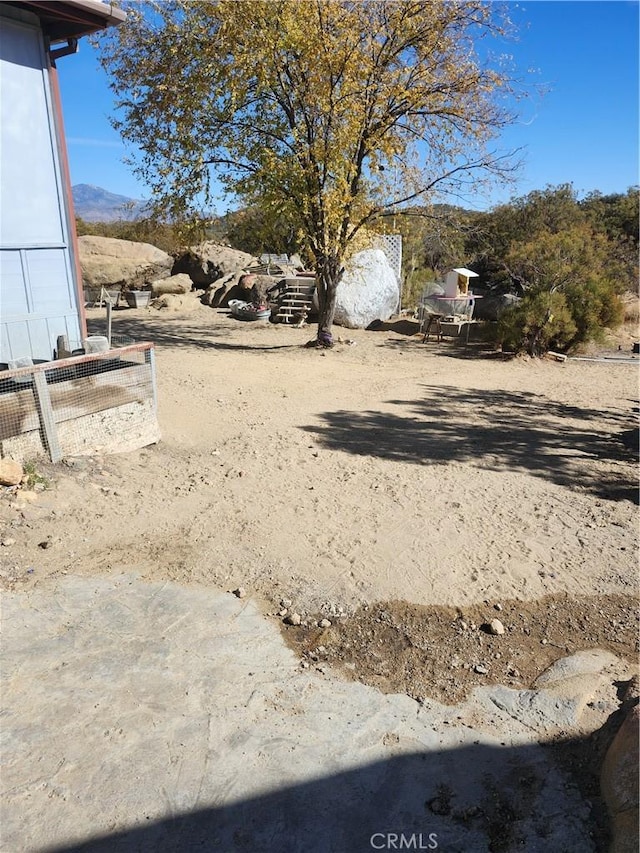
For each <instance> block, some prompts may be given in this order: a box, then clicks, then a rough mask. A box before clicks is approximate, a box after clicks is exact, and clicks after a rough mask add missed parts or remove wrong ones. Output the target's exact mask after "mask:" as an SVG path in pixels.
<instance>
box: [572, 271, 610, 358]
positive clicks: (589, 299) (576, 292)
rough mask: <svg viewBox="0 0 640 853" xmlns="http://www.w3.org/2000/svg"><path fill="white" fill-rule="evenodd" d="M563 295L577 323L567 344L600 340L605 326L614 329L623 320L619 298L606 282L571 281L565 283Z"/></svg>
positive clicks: (573, 344)
mask: <svg viewBox="0 0 640 853" xmlns="http://www.w3.org/2000/svg"><path fill="white" fill-rule="evenodd" d="M564 296H565V299H566V300H567V305H568V306H569V310H570V311H571V317H572V319H573V322H574V324H575V326H576V332H575V335H574V337H573V339H572V340H571V341H569V343H568V348H571V347H575V346H578V345H579V344H582V343H586V342H587V341H598V340H601V339H602V334H603V332H604V329H613V328H615V327H616V326H619V325H620V323H621V322H622V320H623V317H624V307H623V305H622V302H621V300H620V298H619V297H618V296H617V295H616V294H615V293H614V292H613V287H612V286H611V285H609V284H607V283H605V282H602V281H597V280H591V281H583V282H579V283H572V284H570V285H567V286H566V287H565V289H564Z"/></svg>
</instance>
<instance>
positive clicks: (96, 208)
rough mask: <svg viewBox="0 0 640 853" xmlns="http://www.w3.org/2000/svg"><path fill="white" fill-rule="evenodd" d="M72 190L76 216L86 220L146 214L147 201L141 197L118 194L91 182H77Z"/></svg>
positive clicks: (97, 220) (138, 216)
mask: <svg viewBox="0 0 640 853" xmlns="http://www.w3.org/2000/svg"><path fill="white" fill-rule="evenodd" d="M71 192H72V194H73V206H74V207H75V211H76V216H79V217H80V218H81V219H84V220H85V222H116V221H117V220H132V219H139V218H140V217H141V216H143V215H144V212H145V208H146V206H147V202H146V201H142V200H141V199H135V198H128V196H126V195H116V193H110V192H108V191H107V190H103V189H102V187H94V186H92V185H91V184H76V185H75V186H74V187H72V188H71Z"/></svg>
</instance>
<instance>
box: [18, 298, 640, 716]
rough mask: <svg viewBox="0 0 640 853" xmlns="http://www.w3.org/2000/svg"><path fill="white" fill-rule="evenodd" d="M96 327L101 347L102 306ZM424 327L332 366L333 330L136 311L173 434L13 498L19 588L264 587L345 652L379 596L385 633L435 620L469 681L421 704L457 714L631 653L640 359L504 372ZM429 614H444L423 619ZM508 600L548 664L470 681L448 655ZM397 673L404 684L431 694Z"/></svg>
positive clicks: (347, 354)
mask: <svg viewBox="0 0 640 853" xmlns="http://www.w3.org/2000/svg"><path fill="white" fill-rule="evenodd" d="M88 314H89V317H88V320H89V325H90V329H91V331H92V332H94V333H99V332H100V331H101V330H103V328H104V311H103V310H100V309H91V310H90V311H89V312H88ZM394 329H400V330H401V333H400V332H398V331H394ZM416 331H417V324H413V323H410V322H408V321H403V322H400V323H396V324H393V323H389V324H384V326H383V327H382V328H381V330H379V331H375V332H374V331H360V330H356V331H353V330H344V329H343V330H341V329H336V337H337V339H338V343H337V344H336V346H335V347H334V349H333V350H328V351H325V350H322V351H318V350H316V349H305V348H304V347H303V345H304V343H305V342H306V341H307V340H308V339H309V338H310V337H312V333H313V329H312V328H309V327H307V328H302V329H298V328H292V327H288V326H283V325H274V324H269V323H261V322H256V323H252V322H241V321H238V320H235V319H233V318H231V317H230V316H228V315H227V314H226V312H224V311H215V310H213V309H210V308H205V307H204V306H200V305H198V307H197V308H196V309H195V310H193V311H191V312H189V313H184V314H175V313H174V314H171V313H169V314H167V313H164V312H158V311H150V310H136V309H129V310H127V309H125V310H122V311H116V312H114V333H117V334H119V335H126V336H129V337H130V338H132V339H134V340H136V341H141V340H151V341H154V342H155V343H156V354H157V376H158V386H159V391H158V393H159V421H160V427H161V432H162V441H161V442H160V443H159V444H158V445H156V446H152V447H147V448H144V449H141V450H139V451H136V452H133V453H128V454H122V455H111V456H105V457H103V458H100V457H94V458H76V459H74V460H69V462H68V465H67V466H65V465H63V466H58V467H57V468H55V469H53V468H48V466H47V465H45V464H41V465H39V469H38V470H39V471H40V472H41V473H43V474H44V475H45V476H46V477H47V478H48V479H49V481H50V482H49V485H50V488H48V489H47V490H45V491H44V492H41V493H39V494H38V495H37V499H35V500H33V501H31V502H28V498H29V497H30V496H29V495H27V497H26V499H25V497H24V494H23V492H19V493H18V494H17V495H16V496H11V495H10V494H5V499H6V500H4V501H3V502H2V510H3V520H4V521H5V522H8V523H9V525H10V527H11V537H12V538H13V539H14V540H15V544H13V546H12V548H11V551H10V552H9V551H8V550H4V549H3V551H4V553H3V557H5V558H6V557H9V554H10V555H11V559H10V560H9V565H8V567H7V561H6V559H5V560H4V566H5V568H4V570H3V571H4V581H5V583H6V584H9V585H19V586H20V587H24V586H26V587H29V586H35V585H37V584H39V583H41V582H42V581H43V580H44V579H45V578H47V577H48V576H51V575H58V574H60V573H65V572H68V573H74V574H77V573H79V574H87V575H93V574H105V573H109V572H110V571H112V570H115V569H118V570H122V571H132V572H135V573H137V574H138V575H139V576H140V577H142V578H148V579H150V580H159V579H168V580H175V581H178V582H180V583H185V584H207V585H215V586H217V587H220V588H223V589H225V588H228V589H234V588H236V587H239V586H242V587H244V588H245V589H246V590H247V593H248V594H249V595H251V596H254V597H258V598H259V599H260V600H261V601H262V602H263V603H264V608H265V611H268V612H270V613H274V614H275V613H277V612H280V611H282V610H283V609H285V607H284V606H283V605H281V603H280V602H281V601H283V600H284V601H285V605H286V608H287V609H288V610H289V611H290V613H292V612H298V613H299V614H301V616H302V619H303V621H304V620H305V619H310V618H311V617H314V618H315V619H316V621H317V618H322V616H325V617H327V618H328V619H329V620H330V621H332V623H333V624H332V628H333V629H334V630H333V632H332V634H331V646H332V647H333V646H334V645H335V646H336V649H338V648H339V649H340V650H341V651H340V653H339V654H338V655H337V658H338V659H342V658H344V657H346V658H349V655H348V654H347V651H348V650H347V651H345V644H349V643H350V644H351V645H352V647H353V644H354V643H355V642H356V639H355V637H354V636H353V624H354V623H353V622H352V621H350V618H351V617H352V616H353V614H354V613H355V612H356V611H357V612H358V613H359V616H360V619H361V620H363V621H364V622H365V623H366V622H370V621H371V620H372V615H371V614H372V612H373V611H372V610H371V608H372V607H373V606H374V605H376V606H378V605H380V606H381V607H382V609H383V610H385V608H386V611H388V612H389V614H390V615H389V616H388V618H386V617H385V619H383V622H384V621H386V622H388V623H394V624H395V623H397V622H398V621H400V622H401V623H406V624H407V625H409V623H411V625H412V626H413V627H407V632H406V633H407V638H408V640H407V641H409V640H410V638H411V635H412V632H414V631H417V630H418V628H417V625H420V624H422V625H424V624H427V623H428V624H432V627H433V630H434V632H435V633H434V637H433V643H432V645H433V646H436V647H438V648H440V649H441V651H442V658H443V660H442V667H443V668H444V669H445V670H446V672H447V678H446V679H445V681H441V680H439V678H438V674H437V671H436V672H434V675H433V678H434V681H433V684H421V685H420V692H425V691H426V692H428V693H429V692H430V693H432V694H433V695H437V696H438V697H439V698H441V699H445V700H446V699H447V692H448V691H451V695H450V701H454V700H455V699H456V698H458V696H459V695H461V694H463V693H464V692H466V686H467V687H468V686H473V684H474V683H475V682H476V681H480V682H483V683H486V679H487V678H489V679H494V678H503V677H507V678H508V679H509V678H511V679H513V678H517V676H514V675H512V674H511V675H510V672H509V671H510V669H511V670H518V671H522V673H523V677H524V678H525V680H526V679H527V678H530V677H532V676H533V675H534V673H535V670H536V668H538V667H540V668H545V667H546V666H547V665H548V663H549V662H550V661H551V660H553V659H554V658H557V657H560V656H561V655H562V653H563V652H565V651H566V649H568V648H570V649H572V650H573V649H575V648H577V647H580V646H586V647H591V648H593V647H594V646H596V645H600V646H601V647H603V648H608V649H610V650H611V651H614V652H616V653H618V654H623V655H628V654H631V655H633V654H634V653H635V640H636V636H637V625H636V624H635V619H634V618H631V617H630V612H631V611H630V610H629V607H632V605H633V603H634V602H633V597H634V596H635V595H636V594H637V589H638V559H637V558H638V542H637V534H638V525H637V495H638V488H637V487H638V480H637V464H636V458H637V457H636V455H635V452H636V451H635V450H634V438H633V436H634V430H637V413H638V407H637V406H638V404H637V391H638V372H637V367H638V362H637V361H636V360H632V359H629V360H628V362H627V363H617V362H609V363H603V362H595V361H594V362H589V361H573V360H569V361H568V362H566V363H563V364H561V363H558V362H555V361H551V360H539V361H535V360H529V359H515V360H505V359H504V358H503V357H502V356H500V355H498V354H492V353H490V352H486V351H481V350H478V349H476V348H475V347H474V346H473V345H471V346H470V347H469V348H468V349H467V350H464V349H459V348H456V347H455V346H454V345H453V344H452V343H451V342H447V341H445V342H443V343H442V344H437V343H435V342H429V343H427V344H423V343H422V341H421V336H419V335H417V334H415V332H416ZM407 332H414V334H413V335H412V334H407ZM340 341H342V342H340ZM625 348H626V347H625ZM636 435H637V433H636ZM635 441H636V445H635V446H636V447H637V437H636V438H635ZM16 507H17V508H18V509H17V511H16ZM62 519H64V524H62V523H61V521H62ZM289 602H290V603H289ZM394 602H400V603H399V604H394ZM389 603H390V604H389ZM407 605H413V606H414V607H413V609H411V613H412V614H413V616H412V617H411V618H408V616H407V614H408V613H409V610H408V609H407ZM478 605H481V606H480V607H479V608H478ZM424 607H427V608H434V607H436V608H437V609H436V610H434V611H432V613H433V619H432V618H430V616H429V613H430V611H429V610H427V611H424V619H422V618H420V619H418V618H417V615H416V614H417V613H418V612H419V611H418V610H416V608H424ZM496 607H498V608H500V607H502V608H504V610H503V614H502V617H501V619H502V621H503V622H504V624H505V625H507V627H508V628H509V629H510V630H509V634H510V637H511V638H514V637H519V636H521V635H522V636H524V637H526V638H527V639H526V647H527V649H528V653H529V654H531V652H532V649H535V655H533V657H534V659H539V665H538V664H536V663H535V662H532V663H528V664H527V665H524V663H523V665H522V666H521V665H520V664H518V663H517V662H516V661H515V660H511V659H508V660H502V661H501V663H500V665H499V666H491V667H490V671H489V673H487V674H483V675H482V677H480V678H474V677H473V673H469V674H467V676H466V678H465V680H464V682H461V683H459V684H458V683H457V681H456V679H453V682H452V679H451V677H450V668H449V665H450V659H451V658H452V657H456V656H457V657H458V658H460V655H459V654H457V655H456V654H452V649H451V648H449V647H448V646H449V640H451V642H454V643H455V642H460V641H459V639H456V638H459V637H460V636H461V634H460V631H461V629H460V622H462V624H463V625H464V624H465V623H466V624H467V625H469V626H471V625H474V624H475V625H476V626H477V628H478V629H479V628H480V625H481V624H482V623H483V622H487V621H490V620H491V619H492V618H494V617H497V616H499V615H500V614H499V613H498V612H497V611H496V609H495V608H496ZM366 608H369V610H367V609H366ZM438 608H439V609H438ZM442 608H449V610H446V609H445V610H442ZM632 609H633V607H632ZM375 612H376V614H378V615H376V617H375V618H376V619H378V616H379V612H378V610H376V611H375ZM557 613H560V614H563V616H562V618H557V617H555V618H554V617H553V614H557ZM465 614H467V615H466V616H465ZM483 614H484V616H483ZM285 615H286V614H285ZM564 616H566V620H565V619H564ZM439 622H442V623H443V624H445V625H447V626H449V627H448V628H447V632H446V634H442V635H441V634H440V633H439V632H438V631H437V630H436V628H435V625H436V624H437V623H439ZM314 624H315V623H314ZM347 624H350V625H351V628H350V629H349V630H350V631H351V633H347V634H345V637H344V638H342V637H341V636H338V635H336V630H337V628H338V627H339V626H340V625H344V626H346V625H347ZM376 624H380V622H379V621H377V622H376ZM303 627H304V626H303ZM397 630H400V632H401V633H402V632H403V631H404V629H403V628H400V629H397ZM469 631H470V632H471V633H472V634H473V637H474V638H475V639H474V643H475V646H478V648H477V649H476V652H475V653H474V654H475V657H474V655H471V647H470V649H469V652H468V654H466V657H469V655H471V657H472V658H473V659H469V660H466V659H464V658H465V655H463V656H462V658H461V659H460V666H462V665H463V664H476V663H480V664H482V663H485V664H486V661H480V660H476V659H475V658H477V657H478V655H480V657H482V654H481V651H482V650H483V648H484V647H485V646H486V647H487V651H489V646H490V643H491V640H490V636H489V635H487V634H484V633H483V632H482V631H480V630H473V629H471V628H469ZM287 633H288V634H289V635H290V636H291V637H292V638H295V640H296V641H299V642H300V644H301V645H302V646H304V645H305V642H304V639H303V637H302V636H301V632H300V631H288V632H287ZM464 633H465V632H464V631H462V634H464ZM449 634H450V636H449ZM334 635H335V636H334ZM445 640H446V642H445ZM545 640H546V641H547V642H546V643H545V642H544V641H545ZM425 642H426V641H425ZM478 643H479V645H478ZM487 644H488V645H487ZM324 645H325V647H326V646H327V643H326V642H325V643H324ZM356 645H357V643H356ZM381 645H382V646H383V647H387V646H388V644H387V643H386V641H385V642H383V643H382V644H381ZM392 645H393V644H392ZM443 645H445V646H447V647H446V648H442V646H443ZM475 646H473V648H475ZM432 651H433V649H432ZM453 651H454V652H455V650H453ZM514 654H515V650H514ZM507 657H508V656H507ZM520 657H521V656H520ZM370 664H371V661H370V660H369V667H370ZM510 665H512V666H510ZM391 669H392V670H393V671H394V676H393V677H391V678H390V680H389V681H388V687H389V689H395V688H397V687H398V686H401V687H402V689H403V690H406V692H408V693H409V694H410V695H411V694H415V693H416V691H415V690H414V689H412V688H411V685H410V684H408V683H407V680H406V676H405V675H402V676H399V675H398V673H397V671H396V670H397V668H396V666H395V664H394V663H393V662H392V663H391ZM437 669H438V667H436V670H437ZM361 675H362V677H363V678H367V676H366V673H365V672H364V670H363V671H362V673H361ZM396 676H398V677H400V678H401V680H400V681H399V682H398V683H395V682H394V678H395V677H396ZM372 677H373V676H372ZM376 683H378V684H382V682H381V681H380V679H378V681H377V682H376Z"/></svg>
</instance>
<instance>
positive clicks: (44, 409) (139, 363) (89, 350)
mask: <svg viewBox="0 0 640 853" xmlns="http://www.w3.org/2000/svg"><path fill="white" fill-rule="evenodd" d="M123 340H124V341H127V343H125V344H123ZM104 342H106V338H99V336H94V339H93V340H92V338H91V337H89V338H87V339H86V340H85V341H84V345H85V346H84V348H83V349H82V350H81V351H80V352H79V353H78V354H77V355H72V356H71V357H68V358H61V359H57V360H56V361H41V362H37V361H36V363H31V364H26V365H24V366H21V365H17V364H16V365H15V366H12V367H10V368H9V369H7V370H3V371H2V372H0V455H1V456H2V457H9V458H11V459H15V460H16V461H24V460H27V459H32V458H36V457H38V456H43V455H47V456H48V457H49V458H50V459H51V461H52V462H58V461H60V460H61V459H62V458H64V457H65V456H76V455H86V454H93V453H111V452H119V451H124V450H131V449H134V448H137V447H143V446H145V445H146V444H152V443H154V442H156V441H158V440H159V437H160V436H159V429H158V422H157V414H156V410H157V394H156V375H155V358H154V348H153V344H151V343H140V344H135V343H131V339H129V338H123V337H122V336H120V338H119V339H118V338H116V336H114V337H113V339H112V343H111V347H109V345H108V342H107V343H106V346H105V344H104ZM76 351H77V350H76ZM27 361H29V360H28V359H27Z"/></svg>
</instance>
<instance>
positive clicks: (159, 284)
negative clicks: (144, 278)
mask: <svg viewBox="0 0 640 853" xmlns="http://www.w3.org/2000/svg"><path fill="white" fill-rule="evenodd" d="M192 287H193V282H192V281H191V279H190V278H189V276H188V275H187V274H186V273H184V272H183V273H179V274H178V275H170V276H169V277H168V278H157V279H156V280H155V281H152V282H151V292H152V293H153V295H154V296H164V294H165V293H189V291H190V290H191V288H192Z"/></svg>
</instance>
